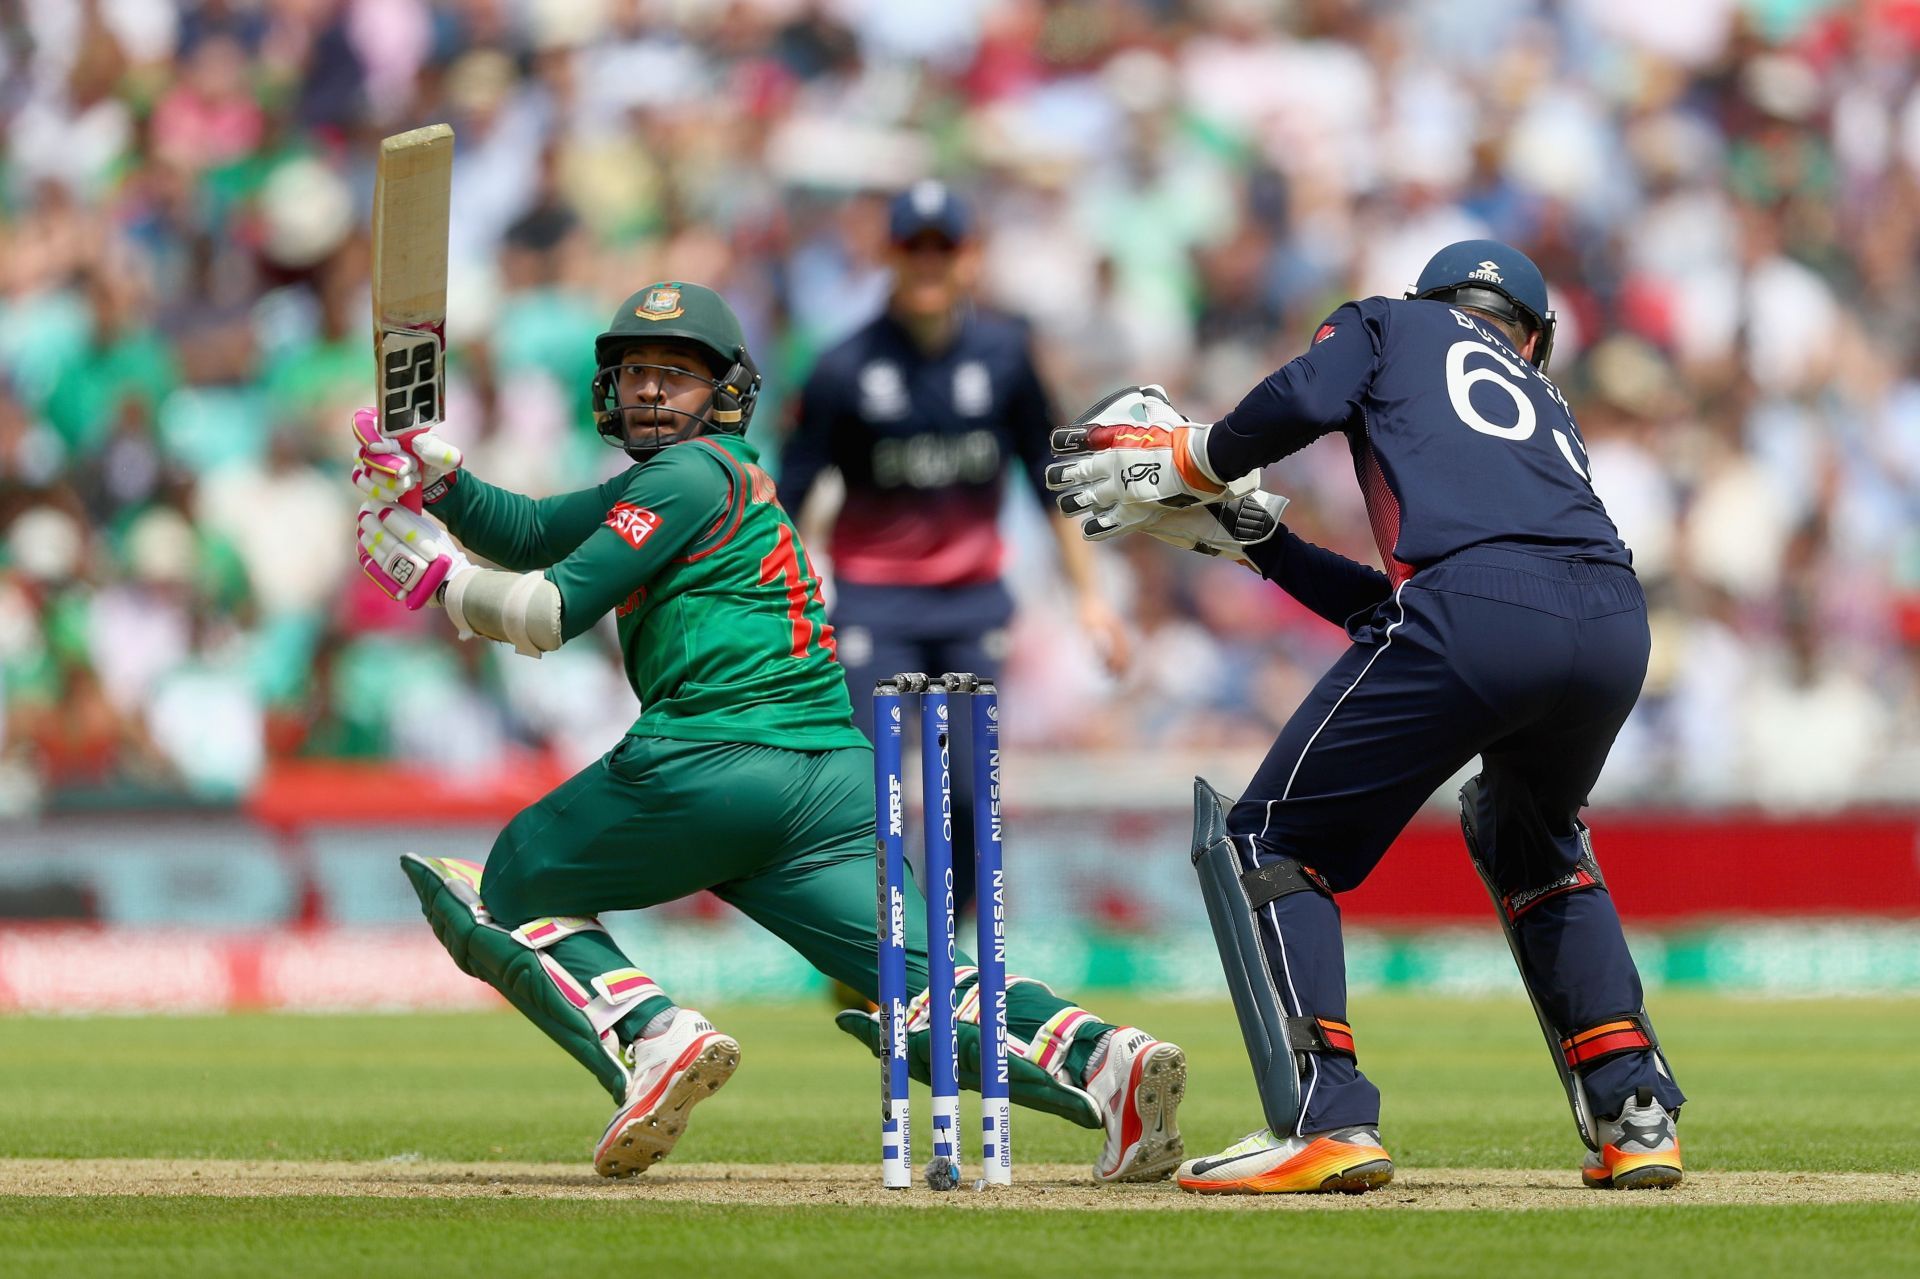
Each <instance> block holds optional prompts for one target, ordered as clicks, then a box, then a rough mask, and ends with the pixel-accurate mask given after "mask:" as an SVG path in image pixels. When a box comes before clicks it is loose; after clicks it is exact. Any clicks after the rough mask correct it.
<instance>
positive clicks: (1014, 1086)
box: [833, 967, 1101, 1128]
mask: <svg viewBox="0 0 1920 1279" xmlns="http://www.w3.org/2000/svg"><path fill="white" fill-rule="evenodd" d="M977 975H978V970H976V969H973V968H966V967H962V968H958V969H955V970H954V986H955V987H956V988H957V989H958V990H959V993H960V1000H959V1005H960V1006H959V1009H958V1010H957V1012H956V1014H955V1017H954V1022H955V1027H956V1031H957V1033H958V1036H959V1039H960V1086H961V1087H962V1088H966V1089H969V1090H971V1091H973V1092H978V1091H980V993H979V983H978V982H977V981H975V980H974V979H975V977H976V976H977ZM1023 982H1025V983H1030V984H1032V985H1036V986H1041V987H1043V988H1044V983H1042V982H1039V981H1036V980H1035V979H1034V978H1032V977H1014V976H1009V977H1008V978H1007V986H1008V988H1009V989H1011V988H1012V987H1014V986H1016V985H1019V984H1021V983H1023ZM929 1007H930V1000H929V999H928V994H927V992H926V991H921V992H920V993H919V994H918V995H916V996H914V998H913V999H912V1000H911V1001H910V1002H909V1003H908V1004H907V1013H906V1028H907V1070H908V1071H909V1073H911V1074H912V1076H913V1078H915V1079H917V1080H919V1081H920V1082H921V1083H923V1084H924V1083H928V1082H930V1081H931V1079H932V1077H933V1076H932V1064H933V1028H932V1022H931V1018H930V1015H929ZM1091 1016H1092V1014H1091V1013H1088V1012H1087V1011H1086V1010H1085V1009H1081V1008H1064V1009H1062V1010H1061V1011H1060V1012H1059V1013H1057V1014H1055V1015H1054V1016H1053V1017H1052V1018H1051V1019H1050V1020H1049V1021H1048V1022H1047V1024H1046V1025H1045V1026H1042V1027H1041V1028H1040V1030H1039V1031H1038V1032H1037V1033H1035V1035H1034V1037H1033V1038H1032V1039H1031V1040H1027V1041H1022V1040H1021V1039H1019V1038H1018V1037H1017V1036H1014V1035H1011V1034H1010V1035H1008V1036H1007V1048H1008V1050H1009V1051H1008V1052H1007V1095H1008V1096H1009V1097H1011V1098H1012V1099H1013V1101H1014V1102H1015V1103H1016V1104H1018V1105H1021V1106H1025V1107H1026V1108H1027V1109H1029V1110H1041V1111H1045V1112H1046V1113H1047V1114H1050V1115H1058V1116H1060V1117H1061V1118H1062V1119H1066V1120H1070V1121H1072V1122H1073V1123H1076V1124H1078V1125H1079V1126H1080V1127H1082V1128H1099V1127H1101V1122H1100V1104H1099V1103H1098V1102H1097V1101H1095V1100H1094V1099H1093V1096H1092V1094H1090V1093H1088V1092H1087V1091H1085V1090H1084V1089H1082V1088H1078V1087H1076V1086H1075V1085H1074V1084H1073V1083H1072V1082H1070V1081H1069V1080H1068V1079H1067V1077H1066V1076H1067V1070H1066V1057H1067V1049H1068V1047H1069V1046H1070V1045H1071V1044H1072V1043H1073V1039H1074V1032H1075V1031H1076V1030H1077V1029H1078V1028H1079V1027H1080V1026H1082V1025H1084V1024H1085V1022H1086V1020H1087V1018H1089V1017H1091ZM833 1024H834V1025H836V1026H838V1027H839V1028H840V1029H841V1030H844V1031H846V1032H847V1033H848V1034H849V1035H852V1036H853V1037H854V1038H855V1039H858V1040H859V1041H860V1042H861V1043H863V1044H865V1045H866V1046H867V1047H868V1048H869V1049H871V1050H872V1052H873V1055H874V1056H875V1057H878V1056H879V1055H880V1052H881V1046H880V1017H879V1014H877V1013H865V1012H861V1011H860V1010H859V1009H856V1008H848V1009H845V1010H843V1011H841V1012H839V1013H836V1014H835V1015H834V1019H833Z"/></svg>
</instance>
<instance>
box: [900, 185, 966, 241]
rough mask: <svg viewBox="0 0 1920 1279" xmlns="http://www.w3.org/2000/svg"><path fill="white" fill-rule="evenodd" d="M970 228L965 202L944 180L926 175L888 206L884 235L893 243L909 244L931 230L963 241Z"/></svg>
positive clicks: (953, 239) (947, 237) (954, 239)
mask: <svg viewBox="0 0 1920 1279" xmlns="http://www.w3.org/2000/svg"><path fill="white" fill-rule="evenodd" d="M972 229H973V216H972V212H971V211H970V210H969V209H968V208H967V204H966V201H964V200H962V199H961V198H960V197H959V196H958V195H956V194H955V193H954V191H953V189H952V188H951V187H949V186H948V185H947V184H946V183H944V182H940V181H936V180H935V179H933V178H926V179H923V180H921V181H919V182H916V183H914V184H913V185H912V186H910V187H908V188H907V189H906V190H904V191H902V192H901V193H900V194H899V195H896V196H894V197H893V203H892V204H891V205H890V206H888V208H887V236H888V238H889V239H891V240H892V241H893V242H894V243H895V244H909V243H911V242H912V241H913V240H914V239H915V238H916V237H918V236H921V235H925V234H928V233H933V234H937V235H939V236H941V237H942V238H943V239H945V240H946V241H947V243H949V244H961V243H963V242H965V240H966V238H967V235H968V233H969V232H970V231H971V230H972Z"/></svg>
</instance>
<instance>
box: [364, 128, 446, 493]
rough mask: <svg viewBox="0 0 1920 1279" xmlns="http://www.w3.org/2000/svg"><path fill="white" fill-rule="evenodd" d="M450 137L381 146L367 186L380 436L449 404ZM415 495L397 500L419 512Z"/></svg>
mask: <svg viewBox="0 0 1920 1279" xmlns="http://www.w3.org/2000/svg"><path fill="white" fill-rule="evenodd" d="M452 185H453V129H452V127H451V126H449V125H445V124H430V125H428V126H427V127H425V128H424V129H413V130H410V131H409V132H406V133H396V134H395V135H393V136H392V137H390V138H384V139H382V140H381V142H380V163H379V167H378V169H377V170H376V172H375V176H374V185H373V353H374V362H375V381H376V387H377V390H378V392H379V395H378V400H377V404H378V412H379V416H380V434H381V435H382V436H384V437H385V438H387V439H390V440H404V439H407V438H409V437H410V436H412V435H414V434H416V433H418V432H420V431H423V430H425V429H427V428H428V427H430V426H435V425H437V424H439V423H440V422H441V421H442V420H444V418H445V414H446V400H447V360H446V348H447V206H448V199H449V195H450V193H451V190H452ZM420 497H421V494H420V490H419V489H417V488H416V489H414V490H413V491H412V492H410V493H408V494H407V495H406V497H405V498H404V499H403V505H405V506H406V507H407V508H408V509H409V510H413V511H419V510H420V509H421V501H420Z"/></svg>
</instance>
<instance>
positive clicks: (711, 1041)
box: [593, 1031, 740, 1177]
mask: <svg viewBox="0 0 1920 1279" xmlns="http://www.w3.org/2000/svg"><path fill="white" fill-rule="evenodd" d="M739 1068H740V1045H739V1044H738V1043H737V1042H735V1041H734V1039H733V1037H732V1036H730V1035H723V1034H720V1033H719V1032H718V1031H714V1032H710V1033H708V1034H704V1035H701V1036H700V1037H699V1038H697V1039H695V1040H694V1041H693V1042H692V1043H690V1044H688V1045H687V1047H686V1048H685V1050H683V1051H682V1052H681V1054H680V1056H679V1057H678V1058H676V1059H675V1061H674V1063H673V1065H672V1066H671V1067H670V1068H669V1069H668V1071H667V1073H666V1075H665V1076H663V1077H662V1078H661V1080H660V1082H659V1083H657V1084H655V1085H654V1087H653V1088H652V1089H651V1090H650V1091H649V1092H648V1093H647V1095H646V1096H644V1097H640V1098H638V1099H637V1100H634V1101H631V1102H628V1103H627V1104H626V1105H623V1106H621V1107H620V1109H619V1110H617V1111H615V1112H614V1116H613V1120H612V1122H611V1123H609V1124H608V1125H607V1130H606V1132H605V1133H604V1134H602V1135H601V1138H600V1144H599V1145H598V1146H596V1147H594V1151H593V1170H594V1171H595V1172H597V1173H599V1174H600V1175H601V1176H602V1177H635V1176H638V1175H639V1174H641V1173H643V1172H645V1171H646V1170H647V1169H649V1168H651V1167H653V1166H654V1165H655V1164H657V1163H659V1162H660V1161H661V1160H662V1159H665V1158H666V1157H667V1156H668V1155H669V1154H671V1153H672V1152H673V1147H674V1145H675V1143H677V1142H678V1141H679V1140H680V1138H681V1136H682V1135H683V1134H685V1132H686V1131H687V1112H689V1111H690V1110H692V1109H693V1108H694V1106H695V1105H696V1104H697V1103H699V1102H702V1101H705V1100H706V1099H707V1098H709V1097H711V1096H713V1094H714V1093H716V1092H718V1091H720V1089H721V1087H722V1086H723V1085H724V1084H725V1083H726V1082H727V1080H729V1079H731V1078H733V1072H734V1071H735V1070H738V1069H739Z"/></svg>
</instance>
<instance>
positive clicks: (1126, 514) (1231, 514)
mask: <svg viewBox="0 0 1920 1279" xmlns="http://www.w3.org/2000/svg"><path fill="white" fill-rule="evenodd" d="M1286 509H1287V499H1286V498H1284V497H1281V496H1280V495H1279V494H1278V493H1268V492H1265V491H1264V490H1258V489H1256V490H1255V491H1254V492H1252V493H1249V494H1247V495H1246V496H1245V497H1237V498H1235V499H1233V501H1231V502H1216V503H1209V504H1207V505H1204V506H1188V507H1181V508H1178V509H1176V508H1173V507H1166V506H1132V507H1120V508H1111V507H1109V508H1106V509H1104V510H1103V509H1100V508H1095V509H1094V510H1093V511H1092V512H1090V513H1089V515H1088V518H1087V520H1086V521H1085V523H1084V524H1083V525H1082V527H1081V533H1082V535H1083V536H1084V537H1086V538H1087V540H1088V541H1093V542H1100V541H1105V540H1107V539H1108V538H1112V537H1118V536H1119V535H1120V534H1122V533H1145V534H1146V535H1147V536H1149V537H1153V538H1158V539H1159V540H1160V541H1162V542H1165V543H1166V544H1167V545H1169V546H1177V547H1179V548H1180V549H1181V550H1184V551H1198V552H1199V553H1200V554H1202V555H1219V556H1223V557H1225V558H1227V559H1230V560H1232V561H1234V562H1235V563H1236V564H1244V565H1246V566H1247V567H1248V568H1254V564H1253V561H1252V560H1250V559H1249V558H1248V557H1247V547H1249V546H1258V545H1259V544H1260V543H1262V542H1264V541H1266V540H1268V539H1269V538H1271V537H1272V536H1273V535H1274V534H1276V533H1278V532H1279V531H1280V515H1281V513H1282V512H1283V511H1285V510H1286ZM1255 571H1256V572H1257V571H1258V570H1257V569H1256V570H1255Z"/></svg>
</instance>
